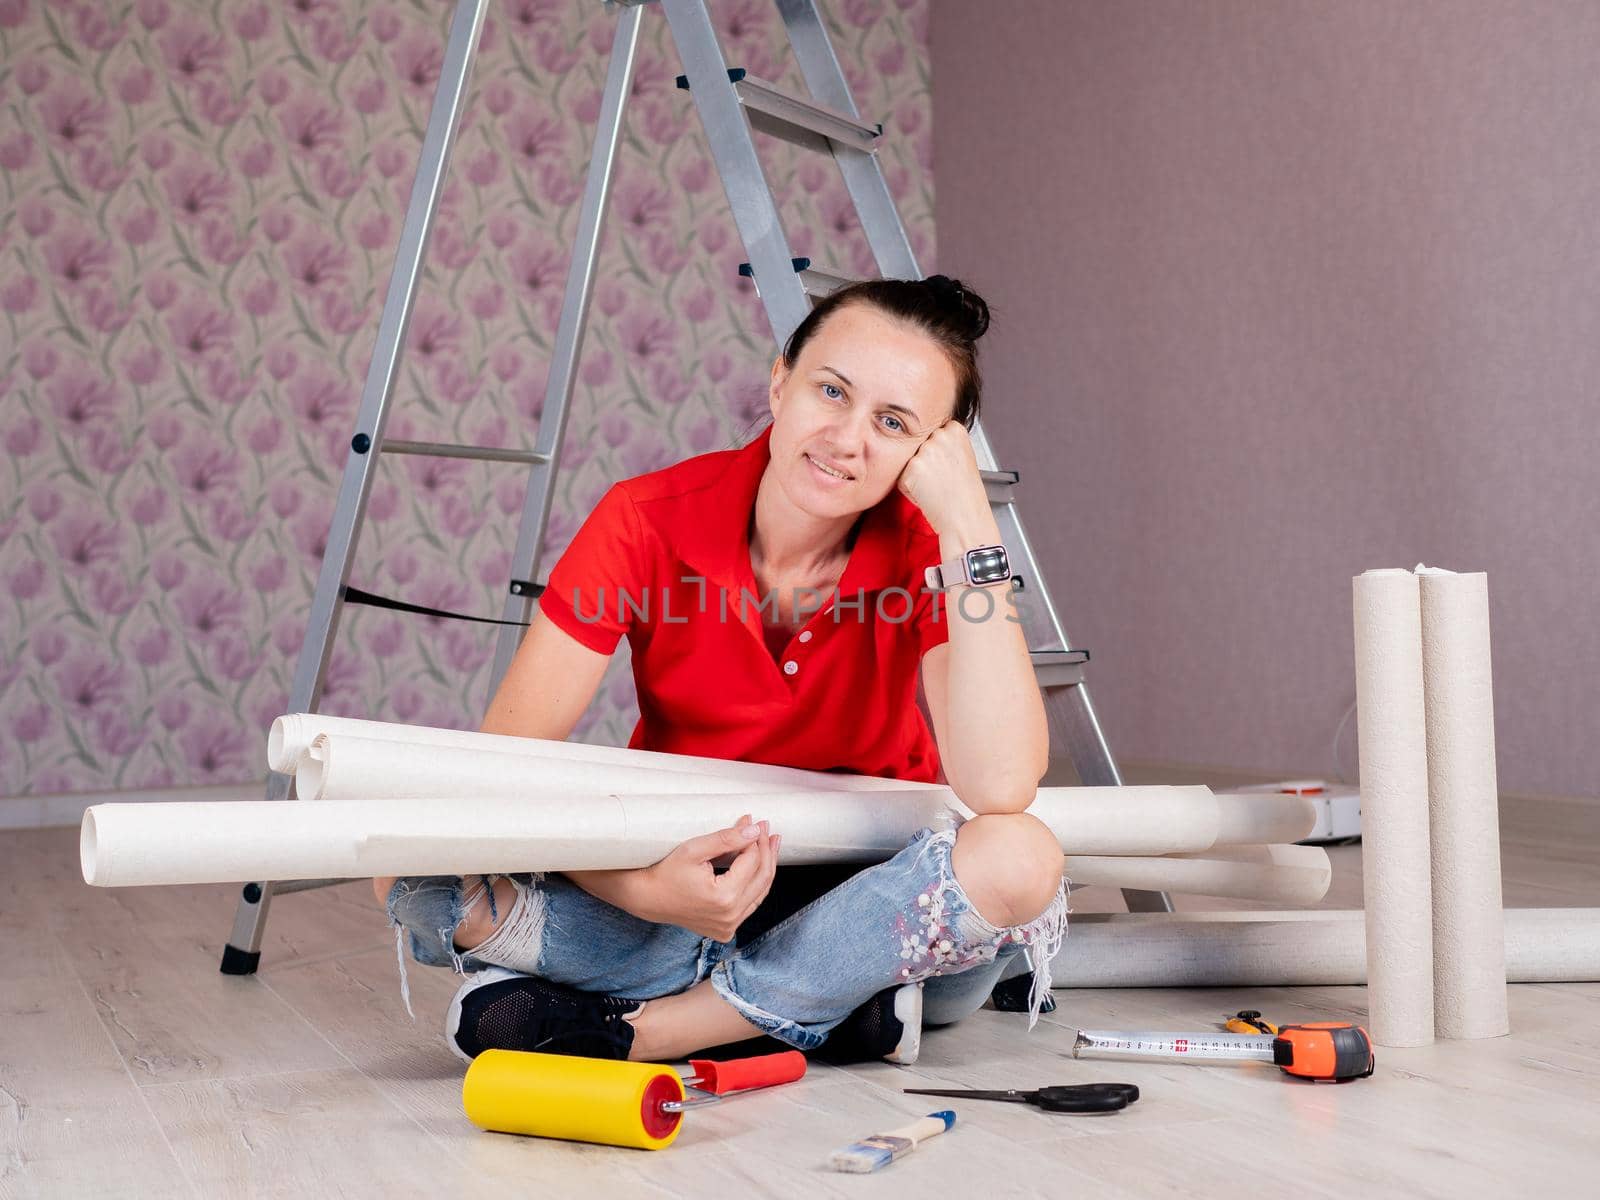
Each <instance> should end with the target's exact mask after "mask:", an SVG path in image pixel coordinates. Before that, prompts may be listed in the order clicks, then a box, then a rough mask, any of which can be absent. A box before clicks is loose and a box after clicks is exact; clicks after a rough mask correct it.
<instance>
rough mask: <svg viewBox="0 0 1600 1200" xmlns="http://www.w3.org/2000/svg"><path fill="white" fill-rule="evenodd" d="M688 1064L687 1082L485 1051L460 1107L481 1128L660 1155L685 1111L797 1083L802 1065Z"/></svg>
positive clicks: (799, 1058) (673, 1075)
mask: <svg viewBox="0 0 1600 1200" xmlns="http://www.w3.org/2000/svg"><path fill="white" fill-rule="evenodd" d="M690 1066H691V1068H692V1069H693V1070H694V1072H695V1074H694V1075H692V1076H691V1077H690V1078H689V1079H687V1080H685V1079H683V1078H682V1077H680V1076H679V1075H678V1073H677V1072H676V1071H674V1070H673V1069H672V1068H670V1067H665V1066H662V1065H661V1064H659V1063H635V1062H615V1061H612V1060H609V1059H602V1058H577V1057H573V1056H570V1055H562V1054H535V1053H532V1052H530V1051H524V1050H485V1051H484V1052H483V1053H482V1054H480V1055H478V1057H477V1058H475V1059H473V1060H472V1065H471V1066H469V1067H468V1068H467V1077H466V1079H464V1080H463V1081H462V1084H461V1101H462V1104H463V1106H464V1107H465V1108H466V1112H467V1119H468V1120H470V1121H471V1122H472V1123H473V1124H474V1125H476V1126H478V1128H480V1129H487V1130H492V1131H494V1132H497V1133H520V1134H524V1135H527V1136H531V1137H547V1138H563V1139H565V1140H567V1141H572V1142H596V1143H599V1144H600V1145H605V1146H632V1147H636V1148H637V1149H640V1150H664V1149H665V1148H666V1147H668V1146H670V1145H672V1143H673V1141H674V1139H676V1138H677V1136H678V1132H679V1130H680V1129H681V1128H682V1126H683V1112H684V1110H685V1109H687V1108H694V1107H696V1106H698V1105H701V1104H710V1103H713V1102H714V1101H716V1100H720V1099H721V1098H722V1096H724V1095H726V1094H727V1093H729V1092H734V1091H745V1090H748V1089H750V1088H756V1087H767V1086H770V1085H772V1084H777V1083H788V1082H790V1081H792V1080H795V1079H799V1078H800V1077H801V1076H802V1075H804V1074H805V1071H806V1060H805V1056H804V1055H803V1054H801V1053H800V1052H799V1051H798V1050H791V1051H788V1052H787V1053H784V1054H767V1055H762V1056H761V1057H759V1058H743V1059H735V1060H733V1061H731V1062H713V1061H711V1060H709V1059H693V1060H691V1061H690ZM687 1084H699V1085H701V1086H700V1087H692V1088H687V1089H686V1085H687ZM689 1091H694V1092H695V1093H696V1095H695V1096H694V1097H693V1098H690V1097H689V1096H688V1092H689Z"/></svg>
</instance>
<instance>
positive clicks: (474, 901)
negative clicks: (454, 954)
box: [455, 875, 517, 950]
mask: <svg viewBox="0 0 1600 1200" xmlns="http://www.w3.org/2000/svg"><path fill="white" fill-rule="evenodd" d="M463 885H464V886H465V887H466V889H467V897H468V899H467V912H466V915H465V916H464V917H462V919H461V923H460V924H459V925H457V926H456V930H455V948H456V949H457V950H475V949H477V948H478V947H479V946H481V945H483V943H484V942H486V941H488V940H489V935H490V934H492V933H494V932H495V930H497V929H498V928H499V927H500V924H501V922H502V921H504V920H505V919H506V917H507V916H508V915H510V913H511V909H512V906H513V905H515V904H516V901H517V888H516V885H515V884H514V883H512V882H511V880H510V878H509V877H508V876H505V875H496V876H494V882H493V884H490V883H489V881H488V880H487V879H485V878H484V877H483V876H481V875H469V876H467V878H466V879H465V880H464V881H463ZM480 885H484V886H483V890H482V891H480V890H479V888H480ZM491 889H492V890H493V892H494V903H493V904H490V903H489V898H488V892H489V890H491Z"/></svg>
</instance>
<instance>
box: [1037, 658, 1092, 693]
mask: <svg viewBox="0 0 1600 1200" xmlns="http://www.w3.org/2000/svg"><path fill="white" fill-rule="evenodd" d="M1028 657H1029V658H1031V659H1032V660H1033V673H1034V675H1035V676H1037V677H1038V680H1039V686H1040V687H1071V686H1073V685H1075V684H1079V683H1082V682H1083V667H1084V664H1085V663H1087V662H1088V661H1089V652H1088V651H1087V650H1032V651H1029V653H1028Z"/></svg>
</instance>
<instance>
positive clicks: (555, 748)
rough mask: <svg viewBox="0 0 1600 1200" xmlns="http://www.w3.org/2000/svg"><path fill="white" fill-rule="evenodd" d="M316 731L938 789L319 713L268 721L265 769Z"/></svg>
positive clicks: (782, 778)
mask: <svg viewBox="0 0 1600 1200" xmlns="http://www.w3.org/2000/svg"><path fill="white" fill-rule="evenodd" d="M319 733H344V734H351V735H353V736H356V737H366V738H375V739H378V740H379V741H387V742H403V743H410V744H413V745H422V746H449V747H457V748H460V749H464V750H488V751H492V752H498V753H504V754H533V755H542V756H548V757H556V758H568V759H574V760H577V761H579V762H594V763H613V764H616V765H618V766H646V767H657V768H659V769H661V770H666V771H712V772H714V773H716V774H719V775H723V776H725V777H727V778H730V779H751V780H759V781H765V782H770V783H775V784H781V785H782V786H784V787H786V788H794V789H796V790H799V789H801V788H816V789H818V790H820V791H855V790H860V789H862V788H866V789H868V790H873V791H881V790H883V789H884V788H903V789H905V790H908V791H914V790H917V789H919V788H931V787H937V786H938V785H937V784H932V783H922V782H919V781H916V780H910V779H879V778H877V777H875V776H872V775H847V774H844V773H842V772H835V771H807V770H802V769H800V768H798V767H775V766H772V765H770V764H768V763H747V762H735V761H733V760H730V759H721V758H701V757H698V756H695V755H689V754H663V753H660V752H659V751H655V750H630V749H627V748H625V747H620V746H591V745H588V744H586V743H583V742H558V741H553V740H549V739H545V738H525V737H508V736H506V735H505V734H498V733H473V732H468V731H466V730H461V729H436V728H433V727H430V726H426V725H398V724H395V723H393V722H389V721H363V720H358V719H356V718H354V717H329V716H324V715H322V714H321V713H289V714H286V715H284V716H281V717H279V718H277V719H276V720H275V721H273V723H272V728H271V730H270V731H269V732H268V734H267V766H268V768H269V769H271V770H273V771H282V772H285V773H288V774H292V773H293V772H294V770H295V768H296V766H298V765H299V762H300V759H301V758H302V757H303V756H304V755H305V754H306V752H307V751H308V750H309V749H310V748H311V744H312V742H314V741H315V740H316V737H317V735H318V734H319Z"/></svg>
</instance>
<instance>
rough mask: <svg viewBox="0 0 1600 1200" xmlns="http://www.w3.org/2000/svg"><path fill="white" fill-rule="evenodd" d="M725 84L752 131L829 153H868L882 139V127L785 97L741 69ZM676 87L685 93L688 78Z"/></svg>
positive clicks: (732, 69) (732, 70) (730, 72)
mask: <svg viewBox="0 0 1600 1200" xmlns="http://www.w3.org/2000/svg"><path fill="white" fill-rule="evenodd" d="M728 82H729V83H731V84H732V85H733V92H734V95H735V96H737V97H738V98H739V103H740V104H741V105H743V106H744V110H745V116H746V117H748V118H749V120H750V127H751V128H752V129H756V130H759V131H760V132H761V133H769V134H771V135H772V136H773V137H776V138H782V139H783V140H784V141H786V142H793V143H794V144H795V145H797V146H804V147H806V148H807V149H810V150H820V151H829V150H831V149H832V148H833V146H832V144H831V143H834V142H837V143H838V144H839V145H841V146H845V147H848V148H849V149H852V150H865V151H867V152H869V153H870V152H871V151H873V150H875V149H876V148H877V145H878V139H879V138H880V137H882V136H883V126H882V125H868V124H867V123H866V122H864V121H860V120H858V119H856V118H855V117H852V116H850V115H849V114H847V113H842V112H840V111H839V110H838V109H836V108H829V107H828V106H827V105H825V104H818V103H816V102H815V101H814V100H802V99H800V98H799V97H798V96H790V95H786V94H785V93H783V92H780V91H779V90H778V89H777V88H776V87H774V86H773V85H772V84H770V83H768V82H767V81H766V80H764V79H757V78H756V77H755V76H754V75H751V74H750V73H749V72H748V71H746V70H745V69H744V68H743V67H730V68H729V69H728ZM678 86H679V87H681V88H684V89H685V90H687V89H688V87H689V77H688V76H687V75H679V76H678Z"/></svg>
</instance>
